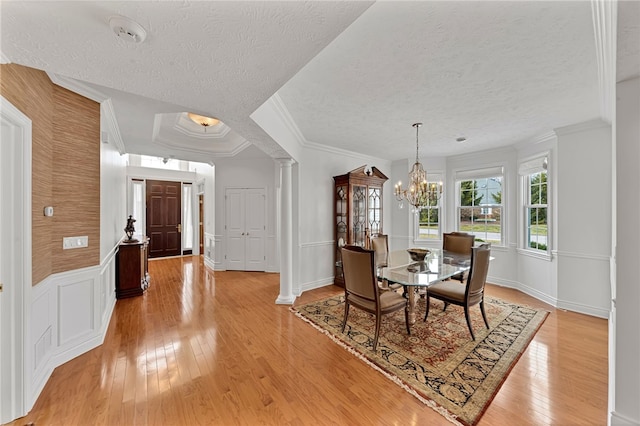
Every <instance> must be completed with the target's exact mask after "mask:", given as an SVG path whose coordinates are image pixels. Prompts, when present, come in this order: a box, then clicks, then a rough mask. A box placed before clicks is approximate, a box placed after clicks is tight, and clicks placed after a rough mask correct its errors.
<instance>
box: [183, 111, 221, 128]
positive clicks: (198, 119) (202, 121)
mask: <svg viewBox="0 0 640 426" xmlns="http://www.w3.org/2000/svg"><path fill="white" fill-rule="evenodd" d="M187 116H188V117H189V118H190V119H191V121H193V122H194V123H196V124H199V125H201V126H202V127H210V126H215V125H216V124H218V123H219V122H220V120H218V119H217V118H213V117H205V116H204V115H198V114H194V113H192V112H188V113H187Z"/></svg>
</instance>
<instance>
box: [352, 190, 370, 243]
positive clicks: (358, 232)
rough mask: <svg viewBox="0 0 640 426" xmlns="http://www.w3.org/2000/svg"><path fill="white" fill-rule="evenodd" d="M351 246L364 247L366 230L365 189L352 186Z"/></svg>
mask: <svg viewBox="0 0 640 426" xmlns="http://www.w3.org/2000/svg"><path fill="white" fill-rule="evenodd" d="M352 202H353V209H352V210H353V211H352V216H351V217H352V222H351V223H352V226H353V230H352V232H353V244H355V245H357V246H360V247H365V241H366V237H367V235H366V229H367V187H366V186H358V185H354V187H353V201H352Z"/></svg>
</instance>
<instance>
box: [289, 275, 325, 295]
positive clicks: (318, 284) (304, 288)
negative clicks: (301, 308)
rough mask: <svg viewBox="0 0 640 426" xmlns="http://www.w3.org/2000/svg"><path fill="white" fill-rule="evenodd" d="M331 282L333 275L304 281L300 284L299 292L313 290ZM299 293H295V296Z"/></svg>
mask: <svg viewBox="0 0 640 426" xmlns="http://www.w3.org/2000/svg"><path fill="white" fill-rule="evenodd" d="M332 284H333V277H327V278H322V279H319V280H315V281H310V282H306V283H304V284H302V285H301V286H300V294H302V293H304V292H305V291H309V290H315V289H316V288H322V287H326V286H328V285H332ZM300 294H297V296H300Z"/></svg>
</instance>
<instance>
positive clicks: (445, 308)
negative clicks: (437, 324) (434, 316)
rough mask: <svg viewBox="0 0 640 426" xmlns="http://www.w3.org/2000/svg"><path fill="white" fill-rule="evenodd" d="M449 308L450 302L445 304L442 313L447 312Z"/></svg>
mask: <svg viewBox="0 0 640 426" xmlns="http://www.w3.org/2000/svg"><path fill="white" fill-rule="evenodd" d="M447 306H449V302H444V308H442V312H444V311H446V310H447Z"/></svg>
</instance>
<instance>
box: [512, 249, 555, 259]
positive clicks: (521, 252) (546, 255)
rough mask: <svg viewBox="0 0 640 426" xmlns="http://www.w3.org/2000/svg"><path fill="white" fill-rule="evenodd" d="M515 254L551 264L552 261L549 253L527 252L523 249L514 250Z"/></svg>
mask: <svg viewBox="0 0 640 426" xmlns="http://www.w3.org/2000/svg"><path fill="white" fill-rule="evenodd" d="M516 252H517V253H518V254H519V255H523V256H527V257H532V258H534V259H540V260H546V261H547V262H551V260H553V256H551V253H549V252H541V251H534V250H527V249H523V248H519V249H516Z"/></svg>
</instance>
